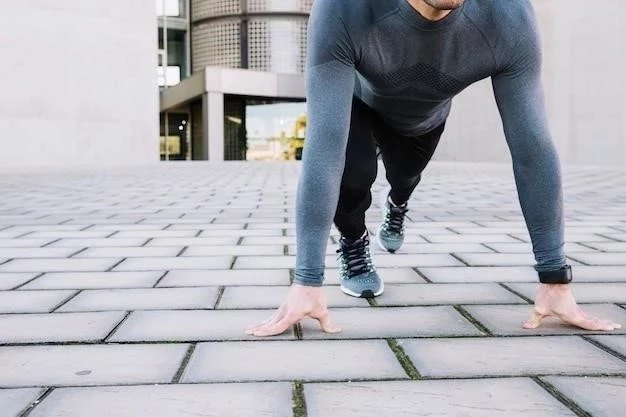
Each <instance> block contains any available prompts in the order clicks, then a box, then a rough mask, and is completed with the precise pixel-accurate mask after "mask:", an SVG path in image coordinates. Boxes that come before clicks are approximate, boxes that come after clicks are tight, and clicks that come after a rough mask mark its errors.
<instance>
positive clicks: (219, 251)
mask: <svg viewBox="0 0 626 417" xmlns="http://www.w3.org/2000/svg"><path fill="white" fill-rule="evenodd" d="M284 251H285V249H284V247H283V246H281V245H277V246H271V245H263V246H192V247H189V248H188V249H187V250H186V251H185V252H184V253H183V254H182V255H181V256H183V257H186V256H218V255H229V256H241V255H279V256H280V255H283V253H284Z"/></svg>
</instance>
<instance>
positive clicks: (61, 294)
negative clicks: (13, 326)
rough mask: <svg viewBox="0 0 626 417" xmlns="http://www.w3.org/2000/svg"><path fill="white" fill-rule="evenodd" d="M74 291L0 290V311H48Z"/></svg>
mask: <svg viewBox="0 0 626 417" xmlns="http://www.w3.org/2000/svg"><path fill="white" fill-rule="evenodd" d="M73 294H76V291H70V290H65V291H0V313H48V312H50V311H52V309H54V308H55V307H56V306H58V305H59V304H60V303H61V302H63V301H64V300H67V299H68V298H69V297H71V296H72V295H73Z"/></svg>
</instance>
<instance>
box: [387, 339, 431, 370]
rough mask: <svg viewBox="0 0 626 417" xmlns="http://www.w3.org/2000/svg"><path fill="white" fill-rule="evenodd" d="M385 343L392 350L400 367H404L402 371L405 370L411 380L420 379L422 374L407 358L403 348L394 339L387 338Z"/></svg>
mask: <svg viewBox="0 0 626 417" xmlns="http://www.w3.org/2000/svg"><path fill="white" fill-rule="evenodd" d="M387 345H389V348H390V349H391V350H392V352H393V354H394V355H395V357H396V359H397V360H398V362H400V365H401V366H402V369H404V372H406V374H407V375H408V377H409V378H411V379H412V380H418V379H422V376H421V375H420V373H419V371H418V370H417V368H416V367H415V365H414V364H413V362H412V361H411V359H410V358H409V355H407V354H406V352H405V351H404V348H403V347H402V346H401V344H400V343H399V342H398V341H397V340H396V339H394V338H389V339H387Z"/></svg>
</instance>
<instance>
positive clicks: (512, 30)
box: [464, 0, 535, 42]
mask: <svg viewBox="0 0 626 417" xmlns="http://www.w3.org/2000/svg"><path fill="white" fill-rule="evenodd" d="M464 13H465V15H466V16H467V17H468V18H469V19H470V20H471V21H472V22H473V23H474V24H475V25H476V27H478V28H479V29H480V30H481V31H482V32H483V33H484V34H485V36H486V37H487V39H489V41H490V42H501V41H503V40H504V41H505V42H506V41H507V40H508V41H515V40H516V39H519V37H520V35H522V34H523V33H524V32H527V31H528V30H534V25H533V21H534V15H535V12H534V9H533V6H532V4H531V1H530V0H467V4H466V7H465V9H464Z"/></svg>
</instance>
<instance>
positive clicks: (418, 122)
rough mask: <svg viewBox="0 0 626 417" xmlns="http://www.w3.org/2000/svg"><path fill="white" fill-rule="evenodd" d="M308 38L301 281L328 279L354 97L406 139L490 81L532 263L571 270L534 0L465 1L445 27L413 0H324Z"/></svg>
mask: <svg viewBox="0 0 626 417" xmlns="http://www.w3.org/2000/svg"><path fill="white" fill-rule="evenodd" d="M308 42H309V44H308V63H307V72H306V82H307V101H308V115H309V121H308V134H307V140H306V144H305V150H304V157H303V168H302V174H301V176H300V182H299V186H298V197H297V205H296V206H297V207H296V209H297V210H296V211H297V213H296V224H297V247H298V252H297V260H296V280H295V281H296V282H297V283H300V284H303V285H311V286H318V285H321V284H322V281H323V276H324V258H325V247H326V242H327V240H328V235H329V233H330V227H331V224H332V219H333V216H334V214H335V210H336V207H337V201H338V198H339V188H340V184H341V177H342V173H343V169H344V164H345V151H346V143H347V140H348V132H349V126H350V111H351V103H352V97H353V95H356V96H357V97H359V98H360V99H361V100H362V101H363V102H365V103H366V104H367V105H369V106H370V107H371V108H372V109H373V110H374V111H376V112H377V113H378V114H379V115H380V117H381V118H382V119H383V120H384V121H386V122H387V123H388V124H389V125H390V126H391V127H392V128H394V129H395V130H396V131H397V132H398V133H400V134H402V135H405V136H418V135H421V134H424V133H426V132H428V131H430V130H432V129H433V128H435V127H437V126H439V125H440V124H441V123H442V122H443V121H444V120H445V119H446V118H447V117H448V114H449V112H450V106H451V102H452V98H453V97H454V96H455V95H457V94H458V93H460V92H461V91H462V90H463V89H464V88H466V87H467V86H469V85H470V84H472V83H474V82H476V81H479V80H482V79H485V78H487V77H491V79H492V83H493V90H494V94H495V98H496V102H497V104H498V109H499V111H500V115H501V117H502V123H503V126H504V132H505V136H506V141H507V144H508V146H509V149H510V151H511V156H512V160H513V170H514V174H515V181H516V184H517V190H518V195H519V200H520V203H521V207H522V211H523V214H524V218H525V220H526V224H527V226H528V230H529V232H530V236H531V239H532V243H533V251H534V254H535V259H536V261H537V265H536V267H535V268H536V269H537V270H538V271H552V270H557V269H560V268H561V267H563V266H565V265H566V260H565V255H564V253H563V246H564V244H563V204H562V191H561V174H560V168H559V160H558V156H557V154H556V151H555V149H554V146H553V144H552V140H551V137H550V132H549V129H548V124H547V120H546V112H545V108H544V103H543V92H542V88H541V80H540V71H541V50H540V42H539V37H538V31H537V26H536V21H535V15H534V11H533V9H532V6H531V4H530V2H529V1H528V0H466V1H465V3H464V5H463V6H462V7H461V8H459V9H456V10H454V11H452V12H451V13H450V14H449V15H448V16H446V17H445V18H444V19H442V20H440V21H436V22H433V21H429V20H426V19H425V18H423V17H422V16H421V15H420V14H419V13H418V12H417V11H416V10H415V9H413V7H412V6H411V5H410V4H409V3H407V1H406V0H316V1H315V3H314V5H313V9H312V11H311V17H310V20H309V38H308ZM416 140H419V139H416Z"/></svg>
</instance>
